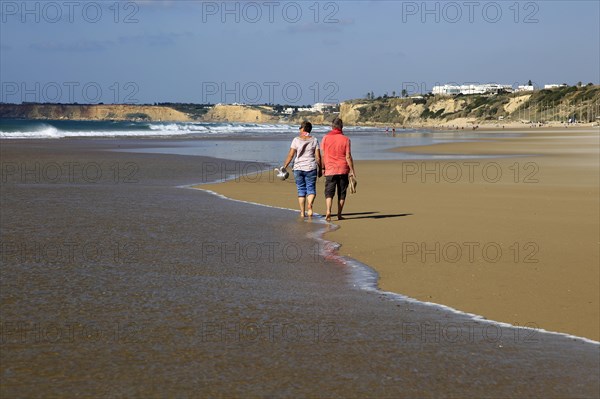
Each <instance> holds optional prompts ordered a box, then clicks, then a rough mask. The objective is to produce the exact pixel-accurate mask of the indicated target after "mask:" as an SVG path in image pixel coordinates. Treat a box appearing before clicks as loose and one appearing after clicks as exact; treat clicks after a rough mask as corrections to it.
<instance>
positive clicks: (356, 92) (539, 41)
mask: <svg viewBox="0 0 600 399" xmlns="http://www.w3.org/2000/svg"><path fill="white" fill-rule="evenodd" d="M599 21H600V1H597V0H592V1H514V0H512V1H426V2H425V1H315V0H311V1H268V0H267V1H194V0H168V1H161V0H147V1H139V0H138V1H115V0H112V1H110V0H109V1H75V0H58V1H23V0H18V1H6V0H0V90H1V92H0V102H8V103H20V102H60V103H73V102H77V103H99V102H103V103H133V104H136V103H137V104H142V103H156V102H193V103H213V104H214V103H250V104H260V103H277V104H289V105H307V104H313V103H317V102H327V103H330V102H340V101H344V100H348V99H352V98H362V97H365V96H366V93H368V92H371V91H372V92H374V93H375V95H383V94H385V93H387V94H388V95H392V94H393V93H394V92H395V93H396V95H400V93H401V92H402V90H406V91H407V93H408V94H419V93H426V92H429V91H431V89H432V87H433V86H434V85H437V84H444V83H453V84H470V83H500V84H511V85H515V86H516V85H523V84H527V82H528V80H531V81H532V82H533V83H534V84H535V85H537V86H543V85H544V84H549V83H568V84H576V83H577V82H579V81H582V82H583V83H584V84H587V83H588V82H592V83H594V84H599V83H600V22H599Z"/></svg>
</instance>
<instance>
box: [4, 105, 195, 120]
mask: <svg viewBox="0 0 600 399" xmlns="http://www.w3.org/2000/svg"><path fill="white" fill-rule="evenodd" d="M0 117H4V118H26V119H55V120H59V119H72V120H94V121H95V120H152V121H175V122H186V121H190V120H191V119H190V117H189V116H188V115H186V114H184V113H183V112H179V111H177V110H174V109H172V108H169V107H161V106H153V105H147V106H146V105H102V104H99V105H62V104H21V105H13V104H2V105H0Z"/></svg>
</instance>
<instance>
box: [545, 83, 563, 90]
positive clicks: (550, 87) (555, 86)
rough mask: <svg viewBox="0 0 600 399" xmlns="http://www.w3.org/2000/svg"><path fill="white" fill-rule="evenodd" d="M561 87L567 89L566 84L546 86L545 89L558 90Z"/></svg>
mask: <svg viewBox="0 0 600 399" xmlns="http://www.w3.org/2000/svg"><path fill="white" fill-rule="evenodd" d="M559 87H567V85H566V84H560V85H559V84H556V83H552V84H549V85H544V89H558V88H559Z"/></svg>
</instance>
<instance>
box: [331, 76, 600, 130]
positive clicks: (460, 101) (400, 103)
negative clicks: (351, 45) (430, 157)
mask: <svg viewBox="0 0 600 399" xmlns="http://www.w3.org/2000/svg"><path fill="white" fill-rule="evenodd" d="M599 104H600V86H598V85H588V86H582V87H576V86H571V87H565V88H561V89H552V90H539V91H535V92H522V93H514V94H508V93H507V94H496V95H469V96H460V95H459V96H455V97H444V96H424V97H420V98H378V99H375V100H351V101H347V102H345V103H342V104H341V106H340V117H341V118H342V119H343V120H344V123H345V124H347V125H371V124H382V125H400V126H416V127H419V126H423V127H433V126H448V125H450V126H465V125H473V124H507V123H510V122H514V123H551V122H557V123H560V122H565V121H567V120H568V119H569V118H574V119H576V120H577V121H579V122H587V123H590V122H597V121H598V117H599V116H600V115H599V111H600V110H599V108H598V105H599Z"/></svg>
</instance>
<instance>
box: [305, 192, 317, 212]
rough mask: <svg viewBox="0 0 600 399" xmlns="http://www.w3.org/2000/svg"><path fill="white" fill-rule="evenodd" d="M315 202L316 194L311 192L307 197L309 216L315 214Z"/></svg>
mask: <svg viewBox="0 0 600 399" xmlns="http://www.w3.org/2000/svg"><path fill="white" fill-rule="evenodd" d="M314 202H315V195H314V194H309V195H308V196H307V197H306V208H307V210H308V211H307V214H308V217H312V215H313V203H314Z"/></svg>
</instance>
